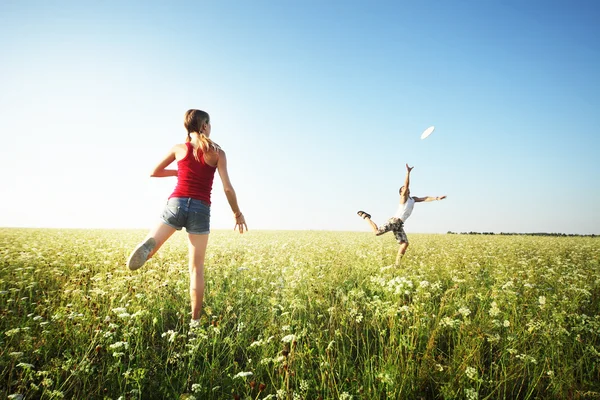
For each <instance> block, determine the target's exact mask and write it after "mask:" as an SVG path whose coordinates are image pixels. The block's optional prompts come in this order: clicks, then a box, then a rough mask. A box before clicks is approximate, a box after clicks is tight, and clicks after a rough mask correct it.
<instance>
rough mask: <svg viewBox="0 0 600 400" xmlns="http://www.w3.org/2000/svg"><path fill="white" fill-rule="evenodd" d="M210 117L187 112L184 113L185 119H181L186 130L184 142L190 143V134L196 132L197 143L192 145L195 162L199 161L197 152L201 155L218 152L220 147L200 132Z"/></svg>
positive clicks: (203, 112) (195, 111) (199, 113)
mask: <svg viewBox="0 0 600 400" xmlns="http://www.w3.org/2000/svg"><path fill="white" fill-rule="evenodd" d="M209 121H210V117H209V115H208V113H206V112H205V111H201V110H193V109H192V110H187V111H186V113H185V117H184V119H183V125H184V126H185V129H186V130H187V132H188V133H187V138H186V139H185V141H186V142H192V136H191V134H192V132H196V133H197V134H198V136H197V138H198V142H197V143H193V144H194V158H195V159H196V161H200V156H199V155H198V150H201V151H202V152H203V153H209V152H211V151H219V150H221V147H220V146H219V145H218V144H216V143H215V142H213V141H212V140H210V138H209V137H208V136H206V135H205V134H204V133H202V132H201V130H202V129H201V127H202V124H205V123H209Z"/></svg>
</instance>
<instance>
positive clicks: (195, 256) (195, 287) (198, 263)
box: [188, 233, 208, 320]
mask: <svg viewBox="0 0 600 400" xmlns="http://www.w3.org/2000/svg"><path fill="white" fill-rule="evenodd" d="M188 237H189V240H190V242H189V257H190V263H189V268H190V302H191V307H192V320H197V319H199V318H200V313H201V312H202V300H203V299H204V257H205V255H206V247H207V245H208V235H194V234H191V233H190V234H188Z"/></svg>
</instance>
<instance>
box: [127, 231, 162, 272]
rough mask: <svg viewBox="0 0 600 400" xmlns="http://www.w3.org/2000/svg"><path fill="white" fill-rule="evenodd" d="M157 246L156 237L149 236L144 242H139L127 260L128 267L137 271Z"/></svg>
mask: <svg viewBox="0 0 600 400" xmlns="http://www.w3.org/2000/svg"><path fill="white" fill-rule="evenodd" d="M155 247H156V240H154V238H152V237H151V238H148V239H146V241H145V242H144V243H141V244H139V245H138V246H137V247H136V248H135V249H134V250H133V252H132V253H131V255H130V256H129V259H128V260H127V267H128V268H129V269H130V270H131V271H135V270H136V269H138V268H140V267H141V266H142V265H144V264H145V263H146V261H147V260H148V256H149V255H150V253H151V252H152V250H154V248H155Z"/></svg>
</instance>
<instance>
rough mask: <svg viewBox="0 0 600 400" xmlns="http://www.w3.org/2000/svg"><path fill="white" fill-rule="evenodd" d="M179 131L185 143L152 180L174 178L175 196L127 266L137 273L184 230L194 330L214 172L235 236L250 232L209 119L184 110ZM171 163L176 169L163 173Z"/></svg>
mask: <svg viewBox="0 0 600 400" xmlns="http://www.w3.org/2000/svg"><path fill="white" fill-rule="evenodd" d="M183 125H184V127H185V129H186V130H187V138H186V141H185V143H182V144H176V145H175V146H173V148H172V149H171V150H170V151H169V152H168V153H167V155H166V156H165V157H164V158H163V159H162V160H161V161H160V162H159V163H158V164H157V165H156V167H154V170H153V171H152V173H151V174H150V176H152V177H159V178H162V177H170V176H176V177H177V184H176V186H175V190H174V191H173V193H172V194H171V196H169V199H168V201H167V204H166V206H165V208H164V211H163V214H162V217H161V222H160V223H159V224H158V225H157V226H156V227H155V228H153V229H151V230H150V232H149V233H148V236H146V239H145V240H144V241H143V242H142V243H140V244H139V245H138V246H137V247H136V248H135V249H134V250H133V252H132V253H131V255H130V256H129V259H128V260H127V266H128V267H129V269H130V270H132V271H135V270H137V269H138V268H140V267H141V266H142V265H144V263H146V261H147V260H148V259H150V258H151V257H152V256H153V255H154V254H155V253H156V252H157V251H158V249H160V247H161V246H162V245H163V244H164V243H165V242H166V241H167V239H169V238H170V237H171V235H173V233H175V231H178V230H181V228H183V227H185V229H186V231H187V234H188V239H189V246H188V247H189V272H190V301H191V308H192V320H191V324H192V325H197V324H198V321H199V319H200V313H201V311H202V300H203V298H204V256H205V254H206V247H207V244H208V235H209V233H210V205H211V202H210V195H211V191H212V185H213V179H214V176H215V171H219V176H220V178H221V181H222V183H223V189H224V190H225V196H226V197H227V201H228V202H229V205H230V207H231V211H233V218H234V219H235V226H234V230H239V232H240V233H244V229H245V230H246V231H247V230H248V226H247V225H246V220H245V218H244V215H243V214H242V212H241V211H240V207H239V206H238V202H237V197H236V194H235V190H233V186H232V185H231V181H230V180H229V175H228V173H227V157H226V155H225V152H224V151H223V149H221V147H220V146H219V145H218V144H216V143H215V142H213V141H212V140H211V139H210V133H211V125H210V117H209V115H208V114H207V113H206V112H204V111H201V110H188V111H187V112H186V113H185V117H184V121H183ZM174 161H177V169H167V167H168V166H169V165H171V164H172V163H173V162H174Z"/></svg>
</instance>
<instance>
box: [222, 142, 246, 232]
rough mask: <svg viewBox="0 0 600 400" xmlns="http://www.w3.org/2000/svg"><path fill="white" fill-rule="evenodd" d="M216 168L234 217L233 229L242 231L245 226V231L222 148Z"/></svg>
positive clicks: (243, 219)
mask: <svg viewBox="0 0 600 400" xmlns="http://www.w3.org/2000/svg"><path fill="white" fill-rule="evenodd" d="M217 170H218V171H219V176H220V177H221V182H222V183H223V190H224V191H225V196H226V197H227V201H228V202H229V206H230V207H231V211H233V217H234V219H235V226H234V227H233V229H234V230H236V229H237V230H239V231H240V233H244V228H246V231H247V230H248V225H246V219H245V218H244V214H242V212H241V211H240V207H239V205H238V202H237V196H236V194H235V190H234V189H233V185H232V184H231V180H230V179H229V174H228V172H227V156H226V155H225V152H224V151H223V150H220V151H219V160H218V161H217Z"/></svg>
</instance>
